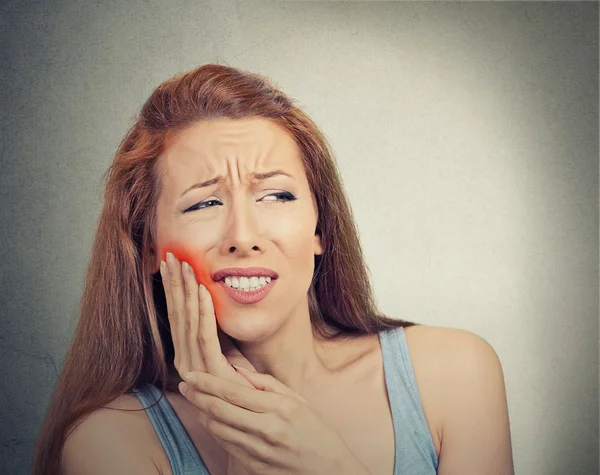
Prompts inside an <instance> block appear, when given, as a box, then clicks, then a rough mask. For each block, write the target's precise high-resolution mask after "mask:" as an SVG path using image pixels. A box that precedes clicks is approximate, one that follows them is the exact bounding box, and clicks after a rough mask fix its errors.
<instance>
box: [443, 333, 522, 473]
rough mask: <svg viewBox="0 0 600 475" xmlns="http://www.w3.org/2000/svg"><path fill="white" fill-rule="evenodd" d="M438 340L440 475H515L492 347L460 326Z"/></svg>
mask: <svg viewBox="0 0 600 475" xmlns="http://www.w3.org/2000/svg"><path fill="white" fill-rule="evenodd" d="M447 330H448V331H449V332H450V333H451V334H449V335H448V337H447V338H444V340H443V341H442V342H440V347H439V350H438V351H440V352H441V353H440V354H438V357H441V359H440V360H439V361H442V362H443V363H442V366H443V367H442V368H441V369H442V371H440V375H439V383H440V385H441V386H440V387H439V389H440V393H439V394H440V397H441V400H442V403H441V404H442V408H443V409H442V414H443V416H442V439H441V450H440V457H439V466H438V474H439V475H458V474H460V475H471V474H472V475H475V474H477V475H513V474H514V468H513V460H512V451H511V439H510V427H509V420H508V409H507V401H506V390H505V386H504V376H503V372H502V366H501V364H500V361H499V359H498V356H497V355H496V353H495V351H494V350H493V348H492V347H491V346H490V345H489V344H488V343H487V342H486V341H485V340H483V339H481V338H480V337H478V336H476V335H474V334H472V333H469V332H466V331H461V330H450V329H447Z"/></svg>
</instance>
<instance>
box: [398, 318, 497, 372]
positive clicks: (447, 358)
mask: <svg viewBox="0 0 600 475" xmlns="http://www.w3.org/2000/svg"><path fill="white" fill-rule="evenodd" d="M404 332H405V334H406V341H407V342H408V345H409V351H410V354H411V358H412V357H413V355H415V357H419V358H422V357H427V356H429V359H431V360H433V361H434V362H436V363H439V361H435V360H436V359H438V358H440V357H443V358H444V361H443V362H444V363H445V364H448V365H452V364H455V363H457V362H459V363H461V365H462V364H464V363H467V362H477V361H479V362H481V361H482V358H483V361H484V362H487V363H488V364H494V363H499V361H498V357H497V355H496V352H495V351H494V349H493V348H492V347H491V345H490V344H489V343H488V342H487V341H485V340H484V339H483V338H481V337H480V336H479V335H476V334H475V333H472V332H469V331H467V330H461V329H457V328H446V327H434V326H426V325H415V326H412V327H407V328H405V329H404Z"/></svg>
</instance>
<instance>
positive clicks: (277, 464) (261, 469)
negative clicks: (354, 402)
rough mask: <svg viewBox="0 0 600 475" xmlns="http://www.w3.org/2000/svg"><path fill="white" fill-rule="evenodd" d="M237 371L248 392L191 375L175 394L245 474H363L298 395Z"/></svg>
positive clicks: (205, 376)
mask: <svg viewBox="0 0 600 475" xmlns="http://www.w3.org/2000/svg"><path fill="white" fill-rule="evenodd" d="M238 371H239V373H240V374H243V375H244V377H245V378H246V379H247V380H248V381H249V382H250V383H252V386H253V387H248V386H246V385H243V384H239V383H238V382H234V381H232V380H230V379H226V378H222V377H219V376H215V375H213V374H210V373H206V372H198V371H195V372H191V373H188V374H185V375H183V376H184V380H185V381H186V383H181V384H180V390H181V392H182V394H183V395H184V396H185V397H186V399H187V400H188V401H190V402H191V403H192V404H194V405H195V406H196V407H197V408H198V409H199V412H198V419H199V421H200V423H201V424H202V425H203V426H204V427H205V428H206V429H207V431H208V432H209V433H210V434H211V435H212V436H213V437H214V438H215V439H216V440H217V441H218V442H219V444H220V445H221V446H223V447H224V448H225V449H226V450H227V451H228V452H229V453H230V454H231V455H232V456H233V458H234V459H235V460H236V461H239V464H240V465H241V466H242V468H243V469H245V470H246V471H247V473H250V474H253V475H254V474H256V475H271V474H286V475H289V474H296V475H300V474H304V475H308V474H310V475H319V474H322V475H330V474H333V473H335V474H338V473H339V474H344V475H368V471H367V470H366V468H365V467H364V466H363V465H362V464H361V463H360V462H359V461H358V460H357V459H356V458H355V457H354V456H353V455H352V453H351V451H350V449H349V448H348V447H347V446H346V444H345V443H344V441H343V440H342V439H341V437H340V436H339V435H338V434H337V433H336V432H335V431H334V430H333V429H332V428H330V427H329V426H328V425H327V424H326V423H325V422H324V421H323V420H322V419H321V418H320V417H319V416H318V415H317V414H316V413H315V411H314V410H313V409H312V408H311V407H310V405H309V403H308V402H307V401H306V399H305V398H304V397H303V396H302V395H300V394H298V393H296V392H295V391H293V390H292V389H290V388H289V387H287V386H286V385H284V384H283V383H282V382H280V381H278V380H277V379H275V378H274V377H273V376H271V375H268V374H259V373H256V372H251V371H248V370H241V369H240V370H238ZM230 460H231V459H230ZM228 473H230V472H228Z"/></svg>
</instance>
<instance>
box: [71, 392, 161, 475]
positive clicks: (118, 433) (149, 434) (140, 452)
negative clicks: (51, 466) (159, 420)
mask: <svg viewBox="0 0 600 475" xmlns="http://www.w3.org/2000/svg"><path fill="white" fill-rule="evenodd" d="M157 442H158V444H159V445H160V441H158V438H157V436H156V434H155V432H154V430H153V428H152V424H151V423H150V420H149V419H148V417H147V416H146V414H145V411H144V410H143V408H142V405H141V403H140V401H139V400H138V398H137V397H136V396H135V395H133V394H123V395H121V396H119V397H117V398H116V399H115V400H114V401H112V402H111V403H110V404H109V405H108V406H107V407H106V408H100V409H97V410H95V411H93V412H92V413H91V414H89V415H88V416H87V417H85V418H84V419H83V421H81V422H80V423H79V424H78V425H77V426H76V428H75V429H74V430H73V431H72V432H71V433H70V434H69V436H68V437H67V440H66V441H65V444H64V447H63V453H62V460H61V474H62V475H71V474H82V475H95V474H98V475H100V474H105V473H111V474H116V475H118V474H123V475H124V474H131V473H148V474H157V475H158V474H162V473H163V471H162V470H161V469H160V465H161V464H160V463H159V461H160V457H157V451H156V443H157Z"/></svg>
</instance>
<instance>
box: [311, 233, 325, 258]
mask: <svg viewBox="0 0 600 475" xmlns="http://www.w3.org/2000/svg"><path fill="white" fill-rule="evenodd" d="M313 249H314V253H315V255H316V256H320V255H321V254H323V244H322V243H321V235H320V234H315V238H314V244H313Z"/></svg>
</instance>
